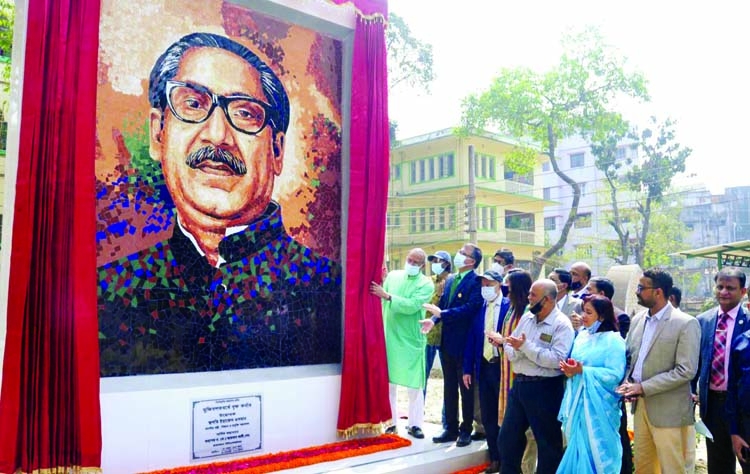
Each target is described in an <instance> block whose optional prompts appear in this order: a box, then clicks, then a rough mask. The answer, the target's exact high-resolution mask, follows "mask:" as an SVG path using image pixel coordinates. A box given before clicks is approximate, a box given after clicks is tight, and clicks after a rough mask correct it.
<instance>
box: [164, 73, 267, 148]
mask: <svg viewBox="0 0 750 474" xmlns="http://www.w3.org/2000/svg"><path fill="white" fill-rule="evenodd" d="M166 94H167V104H168V105H169V110H171V111H172V114H174V116H175V117H177V118H178V119H179V120H181V121H183V122H187V123H203V122H205V121H206V120H208V118H209V117H210V116H211V114H212V113H213V111H214V109H215V108H216V106H219V107H221V109H222V110H223V111H224V115H225V116H226V117H227V120H228V121H229V123H230V124H231V125H232V127H233V128H234V129H236V130H237V131H240V132H242V133H246V134H248V135H257V134H258V133H260V132H261V131H262V130H263V129H264V128H265V126H266V125H268V122H269V121H270V119H271V117H272V116H273V114H274V110H273V107H271V105H269V104H267V103H265V102H263V101H261V100H258V99H256V98H255V97H250V96H246V95H240V94H238V95H230V96H223V95H218V94H215V93H214V92H212V91H211V90H210V89H208V88H207V87H204V86H201V85H199V84H191V83H189V82H181V81H167V87H166Z"/></svg>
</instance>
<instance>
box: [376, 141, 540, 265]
mask: <svg viewBox="0 0 750 474" xmlns="http://www.w3.org/2000/svg"><path fill="white" fill-rule="evenodd" d="M470 146H473V150H474V158H475V160H474V161H475V166H474V171H473V173H474V176H473V179H470V178H471V177H470V175H469V173H470V166H469V147H470ZM515 146H516V144H515V142H513V141H512V140H510V139H508V138H504V137H501V136H499V135H495V134H492V133H489V132H483V133H478V134H473V135H470V136H468V137H459V136H457V135H455V134H454V133H453V131H452V130H451V129H445V130H439V131H436V132H433V133H429V134H426V135H421V136H418V137H414V138H409V139H406V140H402V141H401V142H400V143H399V144H398V146H396V147H395V148H393V149H392V150H391V174H390V191H389V199H388V215H387V234H386V246H387V248H386V258H387V264H388V269H389V270H391V269H395V268H400V267H401V266H403V264H404V262H405V259H406V253H407V252H408V251H409V250H410V249H411V248H414V247H421V248H423V249H424V250H425V251H426V252H427V253H428V254H430V253H433V252H435V251H437V250H446V251H448V252H449V253H451V254H454V253H455V252H456V251H457V250H458V249H459V248H461V246H462V245H463V244H464V243H465V242H468V241H475V242H476V243H477V244H478V245H479V247H480V248H481V249H482V250H483V252H484V255H485V259H484V261H483V262H482V266H481V269H486V268H488V267H489V265H491V260H492V256H493V255H494V253H495V251H496V250H498V249H500V248H503V247H505V248H508V249H510V250H512V251H513V253H514V255H515V257H516V263H517V265H519V266H522V267H526V268H528V266H529V264H530V262H531V260H532V258H533V257H534V255H535V254H536V253H541V252H543V251H544V249H545V246H544V229H543V215H544V206H545V205H550V204H552V203H551V202H548V201H545V200H544V199H543V197H542V192H541V187H540V186H539V185H538V184H536V185H535V183H536V182H537V181H538V173H539V172H540V170H541V162H542V160H543V157H542V155H539V156H538V158H537V164H536V165H535V167H534V171H533V172H532V173H529V174H526V175H519V174H517V173H515V172H513V171H512V170H510V169H508V168H507V167H506V166H505V158H504V157H505V156H506V154H507V153H508V152H509V151H510V150H512V149H513V148H514V147H515ZM472 181H473V186H471V182H472ZM472 188H473V190H474V193H473V196H472V197H469V195H470V190H471V189H472ZM472 203H473V204H474V209H475V212H474V213H470V212H469V210H470V209H469V208H470V207H471V204H472ZM470 215H473V216H475V217H474V221H473V222H469V216H470Z"/></svg>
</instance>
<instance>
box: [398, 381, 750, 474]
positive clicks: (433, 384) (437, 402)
mask: <svg viewBox="0 0 750 474" xmlns="http://www.w3.org/2000/svg"><path fill="white" fill-rule="evenodd" d="M398 395H399V396H398V404H399V411H400V413H401V414H402V415H405V414H406V413H407V412H408V403H409V402H408V398H407V395H406V390H404V389H399V392H398ZM442 409H443V377H442V374H441V373H440V372H439V371H437V370H433V371H432V374H431V376H430V379H429V380H428V381H427V397H426V399H425V409H424V411H425V413H424V421H425V422H426V423H434V424H437V425H439V424H440V417H441V411H442ZM628 421H629V422H630V423H629V424H631V426H632V419H630V418H629V420H628ZM709 442H710V441H709ZM695 457H696V467H695V473H696V474H705V473H706V472H707V471H706V439H705V438H704V437H702V436H699V437H698V444H697V447H696V453H695ZM737 474H742V469H740V467H739V464H738V466H737Z"/></svg>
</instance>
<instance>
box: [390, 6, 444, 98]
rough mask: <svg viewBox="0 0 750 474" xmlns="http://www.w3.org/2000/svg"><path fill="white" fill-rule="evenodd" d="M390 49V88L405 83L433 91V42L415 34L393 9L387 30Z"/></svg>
mask: <svg viewBox="0 0 750 474" xmlns="http://www.w3.org/2000/svg"><path fill="white" fill-rule="evenodd" d="M385 46H386V50H387V51H388V89H389V90H393V89H394V88H395V87H398V86H399V85H401V84H405V85H407V86H409V87H412V88H422V89H423V90H424V91H425V92H429V90H430V83H431V82H432V81H433V80H434V79H435V73H434V72H433V70H432V45H431V44H429V43H425V42H423V41H420V40H419V39H417V38H415V37H414V36H413V35H412V33H411V29H410V28H409V25H407V24H406V22H405V21H404V19H403V18H401V17H400V16H398V15H397V14H395V13H394V12H390V13H389V14H388V28H387V29H386V32H385Z"/></svg>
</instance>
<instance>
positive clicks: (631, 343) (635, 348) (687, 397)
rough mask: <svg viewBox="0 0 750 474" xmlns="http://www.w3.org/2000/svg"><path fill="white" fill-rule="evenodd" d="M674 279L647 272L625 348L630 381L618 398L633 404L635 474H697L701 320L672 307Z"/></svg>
mask: <svg viewBox="0 0 750 474" xmlns="http://www.w3.org/2000/svg"><path fill="white" fill-rule="evenodd" d="M671 288H672V276H671V275H670V274H669V273H667V272H666V271H664V270H662V269H660V268H652V269H649V270H646V271H645V272H643V276H642V277H641V278H640V281H639V284H638V286H637V287H636V296H637V298H638V304H640V305H641V306H643V307H645V308H647V309H646V310H645V311H643V312H641V313H639V314H637V315H636V316H635V317H634V318H633V320H632V324H631V327H630V332H628V336H627V339H626V340H625V344H626V347H627V353H628V354H629V358H630V360H629V370H628V372H627V377H626V381H625V382H624V383H623V384H622V385H620V386H619V387H618V388H617V392H618V393H619V394H621V395H622V396H624V397H625V398H626V399H629V400H632V401H633V409H634V418H633V421H634V423H633V424H634V432H635V439H634V444H633V447H634V452H635V472H644V473H645V472H664V473H676V472H693V470H694V467H695V428H694V427H693V424H694V422H695V420H694V408H693V399H692V395H691V389H690V382H691V380H692V379H693V377H694V376H695V374H696V373H697V371H698V354H699V351H700V338H701V329H700V325H699V324H698V320H696V319H695V318H694V317H692V316H690V315H688V314H685V313H683V312H682V311H680V310H679V309H676V308H674V307H673V306H672V305H671V304H669V290H670V289H671Z"/></svg>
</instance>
